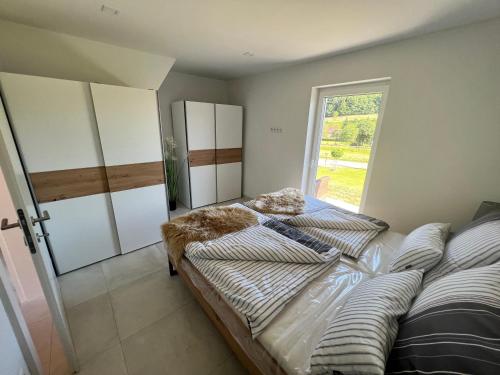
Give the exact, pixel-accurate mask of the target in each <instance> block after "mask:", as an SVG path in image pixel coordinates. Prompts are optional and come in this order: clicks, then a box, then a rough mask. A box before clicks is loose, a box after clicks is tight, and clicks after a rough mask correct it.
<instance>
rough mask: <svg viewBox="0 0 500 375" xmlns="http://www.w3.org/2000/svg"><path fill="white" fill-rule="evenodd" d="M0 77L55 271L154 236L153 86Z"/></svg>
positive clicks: (161, 192)
mask: <svg viewBox="0 0 500 375" xmlns="http://www.w3.org/2000/svg"><path fill="white" fill-rule="evenodd" d="M0 84H1V89H2V95H3V96H4V99H5V106H6V109H7V112H8V114H9V119H10V125H11V128H12V130H13V133H14V136H15V139H16V142H17V145H18V147H19V150H20V152H21V154H22V157H23V159H24V164H25V169H26V172H27V174H28V176H29V178H30V181H31V184H32V188H33V193H34V196H35V198H36V200H37V202H38V204H39V206H40V209H41V210H47V211H48V212H49V214H50V220H47V221H46V222H45V226H46V229H47V232H48V233H49V234H50V236H49V238H48V243H49V244H50V248H51V250H52V256H53V260H54V263H55V265H56V268H57V270H58V272H59V273H65V272H68V271H71V270H74V269H77V268H80V267H84V266H86V265H88V264H92V263H95V262H97V261H100V260H102V259H106V258H109V257H112V256H115V255H118V254H123V253H127V252H129V251H132V250H135V249H138V248H141V247H144V246H147V245H150V244H153V243H155V242H158V241H160V240H161V231H160V225H161V224H162V223H163V222H165V221H166V220H167V218H168V208H167V197H166V187H165V174H164V163H163V156H162V147H161V137H160V122H159V115H158V105H157V98H156V92H155V91H151V90H142V89H133V88H127V87H119V86H109V85H100V84H89V83H86V82H76V81H67V80H60V79H53V78H46V77H34V76H27V75H19V74H10V73H1V74H0Z"/></svg>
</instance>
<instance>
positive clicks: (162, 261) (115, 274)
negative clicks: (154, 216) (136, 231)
mask: <svg viewBox="0 0 500 375" xmlns="http://www.w3.org/2000/svg"><path fill="white" fill-rule="evenodd" d="M101 265H102V270H103V272H104V277H105V278H106V283H107V286H108V289H109V290H111V289H114V288H117V287H119V286H121V285H125V284H127V283H130V282H132V281H134V280H137V279H140V278H142V277H144V276H146V275H148V274H150V273H153V272H155V271H159V270H160V269H165V268H166V267H168V259H167V256H166V253H165V252H164V251H161V250H160V248H159V247H158V246H156V245H151V246H148V247H146V248H144V249H140V250H136V251H133V252H131V253H129V254H125V255H120V256H117V257H114V258H110V259H107V260H105V261H103V262H102V263H101Z"/></svg>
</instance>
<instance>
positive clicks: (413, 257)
mask: <svg viewBox="0 0 500 375" xmlns="http://www.w3.org/2000/svg"><path fill="white" fill-rule="evenodd" d="M450 227H451V224H443V223H431V224H425V225H422V226H421V227H418V228H417V229H415V230H413V231H412V232H411V233H410V234H409V235H408V236H407V237H406V238H405V240H404V242H403V244H402V245H401V248H400V249H399V250H398V252H397V254H396V255H395V257H394V259H393V260H392V261H391V266H390V272H401V271H404V270H408V269H417V270H418V269H423V270H424V272H426V271H428V270H429V269H431V268H432V267H434V266H435V265H436V264H437V263H438V262H439V260H440V259H441V257H442V256H443V250H444V246H445V241H446V237H448V233H449V232H450Z"/></svg>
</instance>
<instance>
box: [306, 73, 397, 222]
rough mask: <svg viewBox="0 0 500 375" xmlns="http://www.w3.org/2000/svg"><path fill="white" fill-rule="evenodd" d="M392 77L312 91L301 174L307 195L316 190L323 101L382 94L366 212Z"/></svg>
mask: <svg viewBox="0 0 500 375" xmlns="http://www.w3.org/2000/svg"><path fill="white" fill-rule="evenodd" d="M390 81H391V79H390V78H389V77H385V78H379V79H373V80H368V81H358V82H347V83H340V84H334V85H328V86H318V87H314V88H313V89H312V93H311V104H310V109H309V121H308V127H307V137H306V147H305V154H304V167H303V171H302V191H304V192H305V193H306V194H309V195H313V196H314V193H315V189H316V186H315V185H316V184H315V181H316V173H317V168H318V159H319V151H320V146H321V134H322V132H323V121H322V120H323V116H324V112H325V107H326V106H325V105H324V98H326V97H332V96H342V95H362V94H370V93H376V92H379V93H382V101H381V104H380V111H379V113H378V117H377V124H376V127H375V134H374V136H373V143H372V148H371V152H370V158H369V159H368V166H367V170H366V177H365V182H364V186H363V191H362V194H361V202H360V205H359V212H360V213H362V212H364V209H365V204H366V195H367V193H368V190H369V186H370V183H371V176H372V170H373V163H374V160H375V156H376V153H377V146H378V143H379V138H380V132H381V130H382V122H383V118H384V112H385V107H386V104H387V98H388V96H389V84H390Z"/></svg>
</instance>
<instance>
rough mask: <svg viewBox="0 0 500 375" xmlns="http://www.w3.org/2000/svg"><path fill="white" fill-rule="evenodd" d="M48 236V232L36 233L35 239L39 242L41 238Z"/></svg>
mask: <svg viewBox="0 0 500 375" xmlns="http://www.w3.org/2000/svg"><path fill="white" fill-rule="evenodd" d="M48 236H49V233H44V234H38V233H37V234H36V240H37V241H38V242H40V241H41V240H42V238H47V237H48Z"/></svg>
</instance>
